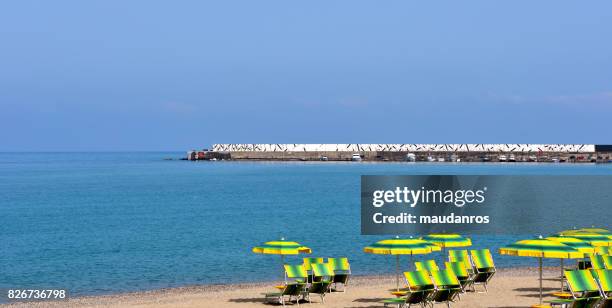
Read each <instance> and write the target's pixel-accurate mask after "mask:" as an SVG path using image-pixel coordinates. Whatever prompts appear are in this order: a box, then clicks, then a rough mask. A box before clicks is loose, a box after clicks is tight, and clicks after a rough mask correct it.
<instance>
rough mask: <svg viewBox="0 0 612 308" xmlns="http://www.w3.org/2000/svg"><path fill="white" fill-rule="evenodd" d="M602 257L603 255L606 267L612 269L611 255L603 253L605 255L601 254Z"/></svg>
mask: <svg viewBox="0 0 612 308" xmlns="http://www.w3.org/2000/svg"><path fill="white" fill-rule="evenodd" d="M602 257H603V260H604V265H605V267H606V269H612V256H610V255H605V256H602Z"/></svg>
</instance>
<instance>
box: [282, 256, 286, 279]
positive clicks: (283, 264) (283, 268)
mask: <svg viewBox="0 0 612 308" xmlns="http://www.w3.org/2000/svg"><path fill="white" fill-rule="evenodd" d="M281 269H282V272H283V280H281V281H284V282H285V283H286V282H287V280H286V279H285V255H281Z"/></svg>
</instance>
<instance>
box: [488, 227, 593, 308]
mask: <svg viewBox="0 0 612 308" xmlns="http://www.w3.org/2000/svg"><path fill="white" fill-rule="evenodd" d="M499 253H500V254H502V255H509V256H518V257H534V258H538V264H539V271H540V305H542V259H543V258H555V259H575V258H582V257H584V253H582V252H580V251H578V250H576V249H574V248H572V247H570V246H568V245H565V244H563V243H560V242H556V241H551V240H547V239H544V238H543V237H542V236H540V237H539V238H537V239H531V240H522V241H518V242H516V243H514V244H510V245H508V246H506V247H502V248H500V249H499Z"/></svg>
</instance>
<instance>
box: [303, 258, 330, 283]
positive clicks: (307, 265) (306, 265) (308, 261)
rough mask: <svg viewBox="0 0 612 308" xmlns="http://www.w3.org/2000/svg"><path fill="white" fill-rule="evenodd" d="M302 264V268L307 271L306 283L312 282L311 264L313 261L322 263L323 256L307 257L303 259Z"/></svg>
mask: <svg viewBox="0 0 612 308" xmlns="http://www.w3.org/2000/svg"><path fill="white" fill-rule="evenodd" d="M303 260H304V262H303V265H304V268H305V269H306V272H308V283H310V282H313V278H314V277H313V275H312V267H311V265H312V264H314V263H323V262H325V261H323V258H312V257H307V258H304V259H303Z"/></svg>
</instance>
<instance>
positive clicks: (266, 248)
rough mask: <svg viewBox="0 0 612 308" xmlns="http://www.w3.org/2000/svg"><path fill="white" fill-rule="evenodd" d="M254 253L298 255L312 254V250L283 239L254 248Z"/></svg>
mask: <svg viewBox="0 0 612 308" xmlns="http://www.w3.org/2000/svg"><path fill="white" fill-rule="evenodd" d="M253 252H254V253H262V254H267V255H297V254H300V253H312V250H311V249H310V248H308V247H306V246H303V245H301V244H299V243H297V242H291V241H286V240H285V239H284V238H281V239H280V240H278V241H270V242H265V243H263V244H262V245H261V246H256V247H253Z"/></svg>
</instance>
